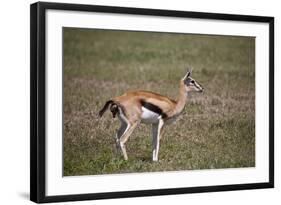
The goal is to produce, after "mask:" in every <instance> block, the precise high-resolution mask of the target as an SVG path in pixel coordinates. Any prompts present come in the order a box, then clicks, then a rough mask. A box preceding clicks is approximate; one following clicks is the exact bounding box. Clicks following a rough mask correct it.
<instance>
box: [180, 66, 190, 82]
mask: <svg viewBox="0 0 281 205" xmlns="http://www.w3.org/2000/svg"><path fill="white" fill-rule="evenodd" d="M191 74H192V69H190V68H188V69H187V72H186V74H185V76H184V77H183V78H182V79H183V80H184V79H186V78H188V77H190V76H191Z"/></svg>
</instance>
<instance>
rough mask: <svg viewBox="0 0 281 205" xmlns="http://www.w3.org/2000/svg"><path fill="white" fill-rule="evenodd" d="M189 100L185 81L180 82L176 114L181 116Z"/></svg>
mask: <svg viewBox="0 0 281 205" xmlns="http://www.w3.org/2000/svg"><path fill="white" fill-rule="evenodd" d="M186 100H187V91H186V89H185V85H184V82H183V81H180V88H179V95H178V98H177V100H176V102H177V104H176V107H175V111H174V114H175V115H176V114H179V113H181V111H182V110H183V109H184V106H185V103H186Z"/></svg>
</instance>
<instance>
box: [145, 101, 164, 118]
mask: <svg viewBox="0 0 281 205" xmlns="http://www.w3.org/2000/svg"><path fill="white" fill-rule="evenodd" d="M140 103H141V106H143V107H145V108H146V109H148V110H150V111H152V112H155V113H157V114H159V115H161V116H162V118H166V117H167V114H166V113H164V112H163V110H162V109H161V108H160V107H158V106H157V105H154V104H152V103H149V102H146V101H144V100H140Z"/></svg>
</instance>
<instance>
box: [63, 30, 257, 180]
mask: <svg viewBox="0 0 281 205" xmlns="http://www.w3.org/2000/svg"><path fill="white" fill-rule="evenodd" d="M63 38H64V40H63V42H64V46H63V52H64V59H63V61H64V67H63V72H64V90H63V91H64V108H63V110H64V157H63V162H64V170H63V172H64V175H65V176H73V175H95V174H108V173H128V172H151V171H170V170H194V169H216V168H237V167H253V166H255V39H254V38H251V37H231V36H228V37H227V36H207V35H183V34H163V33H162V34H161V33H148V32H124V31H105V30H90V29H73V28H64V37H63ZM187 66H192V67H193V68H194V69H193V78H195V79H196V80H197V81H198V82H199V83H200V84H202V85H203V87H204V88H205V90H204V93H203V94H201V93H194V94H192V95H190V96H189V97H188V101H187V105H186V107H185V109H184V111H183V113H182V115H181V116H180V117H179V119H178V120H177V121H176V122H175V123H174V124H171V125H169V126H167V127H166V129H165V132H164V135H163V137H162V139H161V143H160V153H159V159H160V160H159V162H156V163H155V162H152V160H151V158H152V145H151V143H152V137H151V130H150V129H151V126H149V125H145V124H141V125H140V126H138V127H137V128H136V130H135V131H134V132H133V134H132V135H131V137H130V139H129V140H128V142H127V153H128V157H129V160H128V161H124V160H123V157H122V155H121V153H118V152H117V150H116V147H115V140H114V135H115V133H116V130H117V129H118V128H119V121H118V120H117V119H116V118H115V119H113V118H112V115H111V113H110V112H107V113H106V114H105V115H104V116H103V117H102V118H98V117H97V113H98V111H99V110H100V109H101V108H102V106H103V105H104V103H105V102H106V101H107V100H108V99H110V98H111V97H113V96H117V95H120V94H122V93H123V92H125V91H127V90H132V89H144V90H150V91H154V92H157V93H160V94H163V95H167V96H169V97H171V98H176V97H177V93H178V85H179V80H180V79H181V78H182V77H183V75H184V74H185V73H186V68H187Z"/></svg>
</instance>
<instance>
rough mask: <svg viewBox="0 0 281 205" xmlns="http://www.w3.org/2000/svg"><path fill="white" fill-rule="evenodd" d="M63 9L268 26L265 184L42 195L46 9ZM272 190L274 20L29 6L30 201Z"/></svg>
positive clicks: (79, 6) (57, 5)
mask: <svg viewBox="0 0 281 205" xmlns="http://www.w3.org/2000/svg"><path fill="white" fill-rule="evenodd" d="M48 9H54V10H67V11H86V12H102V13H117V14H130V15H135V14H137V15H150V16H161V17H164V16H166V17H180V18H195V19H215V20H229V21H247V22H263V23H267V24H269V51H268V52H269V165H268V168H269V181H268V182H263V183H249V184H236V185H234V184H230V185H221V186H204V187H189V188H170V189H158V190H140V191H139V190H138V191H134V190H132V191H124V192H107V193H89V194H75V195H59V196H46V192H45V191H46V190H45V187H46V179H45V176H46V169H45V168H46V165H45V163H46V160H45V158H46V155H45V151H46V149H45V146H46V138H45V134H46V127H45V123H46V121H45V117H46V93H45V90H46V81H45V73H46V70H45V69H46V68H45V61H46V59H45V48H46V47H45V37H46V30H45V26H46V10H48ZM273 187H274V18H273V17H265V16H249V15H232V14H231V15H230V14H218V13H202V12H187V11H172V10H156V9H144V8H126V7H110V6H96V5H82V4H65V3H47V2H38V3H34V4H32V5H31V6H30V200H31V201H34V202H37V203H45V202H62V201H76V200H94V199H95V200H96V199H109V198H123V197H140V196H154V195H169V194H186V193H198V192H214V191H216V192H217V191H230V190H245V189H260V188H273Z"/></svg>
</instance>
